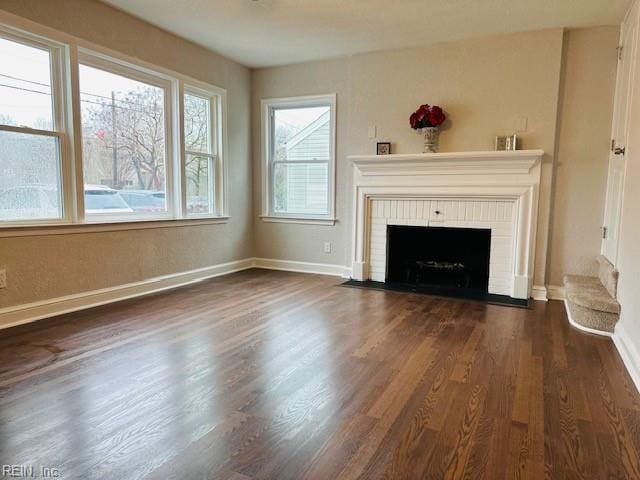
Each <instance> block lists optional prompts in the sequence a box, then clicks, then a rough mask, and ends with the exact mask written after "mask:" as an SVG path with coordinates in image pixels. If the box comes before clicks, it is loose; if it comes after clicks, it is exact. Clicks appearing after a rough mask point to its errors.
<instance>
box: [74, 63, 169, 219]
mask: <svg viewBox="0 0 640 480" xmlns="http://www.w3.org/2000/svg"><path fill="white" fill-rule="evenodd" d="M79 79H80V105H81V114H80V116H81V119H82V159H83V173H84V208H85V215H86V217H87V218H88V219H93V218H99V217H105V216H117V217H122V218H124V217H128V216H134V217H135V216H146V217H162V216H166V215H167V213H168V211H169V209H170V207H171V202H168V201H167V200H170V199H171V194H170V192H169V194H168V193H167V190H170V188H171V181H172V175H171V173H172V159H171V150H170V149H169V143H170V138H171V136H170V132H169V128H168V125H169V118H170V116H171V111H170V103H169V98H170V92H171V83H170V82H169V81H167V80H165V79H164V78H160V77H156V76H153V75H151V74H149V73H146V72H141V71H139V70H136V69H133V68H131V67H126V66H123V65H121V64H117V63H112V62H109V61H106V60H104V59H102V58H98V57H92V56H89V55H83V56H82V57H81V63H80V66H79Z"/></svg>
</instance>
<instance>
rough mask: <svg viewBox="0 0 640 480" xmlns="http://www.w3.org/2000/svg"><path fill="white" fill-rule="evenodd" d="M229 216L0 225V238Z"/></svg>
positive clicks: (210, 221) (213, 221) (212, 221)
mask: <svg viewBox="0 0 640 480" xmlns="http://www.w3.org/2000/svg"><path fill="white" fill-rule="evenodd" d="M229 219H230V217H210V218H181V219H171V220H134V221H126V222H122V221H120V222H115V221H112V222H96V221H94V222H87V223H65V224H50V225H46V224H41V225H25V226H6V227H0V238H9V237H39V236H43V235H72V234H77V233H96V232H119V231H126V230H148V229H157V228H177V227H194V226H198V225H217V224H221V223H228V222H229Z"/></svg>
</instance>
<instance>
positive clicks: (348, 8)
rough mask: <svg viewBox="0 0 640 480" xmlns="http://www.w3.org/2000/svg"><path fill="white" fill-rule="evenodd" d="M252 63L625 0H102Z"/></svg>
mask: <svg viewBox="0 0 640 480" xmlns="http://www.w3.org/2000/svg"><path fill="white" fill-rule="evenodd" d="M103 1H105V2H106V3H109V4H111V5H113V6H115V7H117V8H119V9H121V10H124V11H126V12H129V13H131V14H133V15H135V16H137V17H140V18H142V19H144V20H146V21H148V22H151V23H153V24H155V25H157V26H159V27H161V28H163V29H165V30H169V31H171V32H173V33H175V34H177V35H179V36H181V37H184V38H187V39H189V40H192V41H193V42H196V43H198V44H200V45H202V46H204V47H207V48H209V49H211V50H214V51H217V52H219V53H221V54H223V55H225V56H227V57H229V58H232V59H234V60H237V61H238V62H240V63H242V64H245V65H247V66H250V67H264V66H273V65H283V64H289V63H298V62H305V61H310V60H319V59H324V58H331V57H337V56H342V55H349V54H353V53H359V52H368V51H374V50H383V49H390V48H399V47H409V46H417V45H424V44H429V43H435V42H442V41H449V40H459V39H463V38H471V37H479V36H486V35H495V34H502V33H512V32H518V31H525V30H540V29H545V28H556V27H585V26H594V25H615V24H619V23H620V21H621V20H622V17H623V15H624V12H625V10H626V7H627V5H628V4H629V0H258V1H253V0H103Z"/></svg>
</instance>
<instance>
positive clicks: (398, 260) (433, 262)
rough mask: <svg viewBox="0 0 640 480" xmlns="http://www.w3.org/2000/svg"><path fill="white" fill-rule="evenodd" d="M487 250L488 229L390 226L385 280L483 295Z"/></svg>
mask: <svg viewBox="0 0 640 480" xmlns="http://www.w3.org/2000/svg"><path fill="white" fill-rule="evenodd" d="M490 252H491V230H490V229H476V228H449V227H416V226H406V225H389V226H388V227H387V275H386V283H388V284H392V285H407V286H411V287H417V288H420V289H422V290H425V289H427V290H432V291H433V292H434V293H442V294H447V293H450V292H455V296H470V297H476V296H477V295H478V294H480V295H483V294H484V295H486V294H487V293H488V288H489V260H490Z"/></svg>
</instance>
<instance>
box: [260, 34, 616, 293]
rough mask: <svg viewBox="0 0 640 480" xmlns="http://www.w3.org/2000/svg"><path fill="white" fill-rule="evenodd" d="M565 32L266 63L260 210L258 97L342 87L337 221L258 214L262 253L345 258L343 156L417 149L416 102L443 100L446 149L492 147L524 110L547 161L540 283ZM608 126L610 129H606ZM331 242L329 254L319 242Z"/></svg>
mask: <svg viewBox="0 0 640 480" xmlns="http://www.w3.org/2000/svg"><path fill="white" fill-rule="evenodd" d="M562 41H563V32H562V31H561V30H545V31H538V32H526V33H519V34H514V35H504V36H497V37H491V38H485V39H474V40H467V41H461V42H452V43H448V44H439V45H433V46H428V47H422V48H411V49H402V50H394V51H385V52H375V53H369V54H362V55H356V56H353V57H349V58H343V59H338V60H334V61H327V62H314V63H308V64H303V65H293V66H287V67H276V68H266V69H260V70H257V71H255V72H254V75H253V83H252V85H253V88H252V95H253V108H254V116H253V133H254V136H253V142H254V143H253V152H254V162H255V168H256V175H254V185H255V189H256V190H255V191H256V194H255V195H254V201H255V202H256V211H260V210H259V208H260V205H259V202H260V195H259V192H260V189H261V184H260V176H259V175H258V174H257V173H258V172H259V171H260V168H261V167H262V162H261V156H260V119H259V116H258V115H256V114H255V112H259V108H260V105H259V103H260V99H262V98H269V97H281V96H293V95H306V94H320V93H333V92H335V93H337V94H338V107H337V108H338V113H337V127H338V131H337V135H338V138H337V144H338V148H337V164H338V165H337V205H338V210H337V216H338V220H339V221H338V223H337V225H336V226H332V227H330V226H310V225H285V224H277V223H264V222H262V221H261V220H259V219H256V224H255V232H256V247H255V248H256V254H257V256H261V257H269V258H282V259H287V260H297V261H307V262H321V263H332V264H339V265H348V262H349V261H350V252H351V235H352V230H351V223H352V211H351V203H352V198H351V195H352V192H351V187H350V185H351V166H350V165H349V163H348V161H347V160H346V158H345V157H346V155H350V154H364V153H372V152H374V151H375V142H376V140H370V139H368V138H367V127H368V126H369V125H376V126H377V128H378V139H377V141H391V142H392V143H393V150H394V152H396V153H405V152H419V151H421V150H422V139H421V138H420V136H419V135H418V134H417V133H416V132H413V131H412V130H411V129H410V128H409V126H408V118H409V114H410V113H411V112H412V111H413V110H414V109H415V108H416V106H417V105H419V104H421V103H424V102H428V103H437V104H439V105H441V106H443V107H444V108H445V110H446V111H447V112H448V114H449V116H450V118H451V122H450V123H449V125H448V126H447V127H446V128H445V129H444V131H443V132H442V134H441V143H440V150H441V151H465V150H491V149H492V148H493V144H494V138H495V135H497V134H508V133H512V132H513V131H514V130H515V128H516V124H517V119H518V117H520V116H524V117H527V119H528V129H527V132H526V133H524V134H522V138H523V146H524V148H541V149H543V150H544V151H545V152H547V155H546V156H545V159H544V166H543V185H542V189H541V190H542V191H541V201H540V212H541V221H540V225H541V228H540V232H539V242H538V253H537V262H536V283H543V281H544V270H545V261H544V259H545V257H546V255H545V251H546V240H547V238H548V231H547V228H546V225H547V223H548V222H547V220H548V216H549V200H550V187H551V171H552V156H553V153H554V151H555V135H556V118H557V107H558V89H559V84H560V67H561V56H562ZM607 135H608V134H607ZM325 241H332V242H334V249H333V253H332V254H325V253H323V250H322V244H323V242H325Z"/></svg>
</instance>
